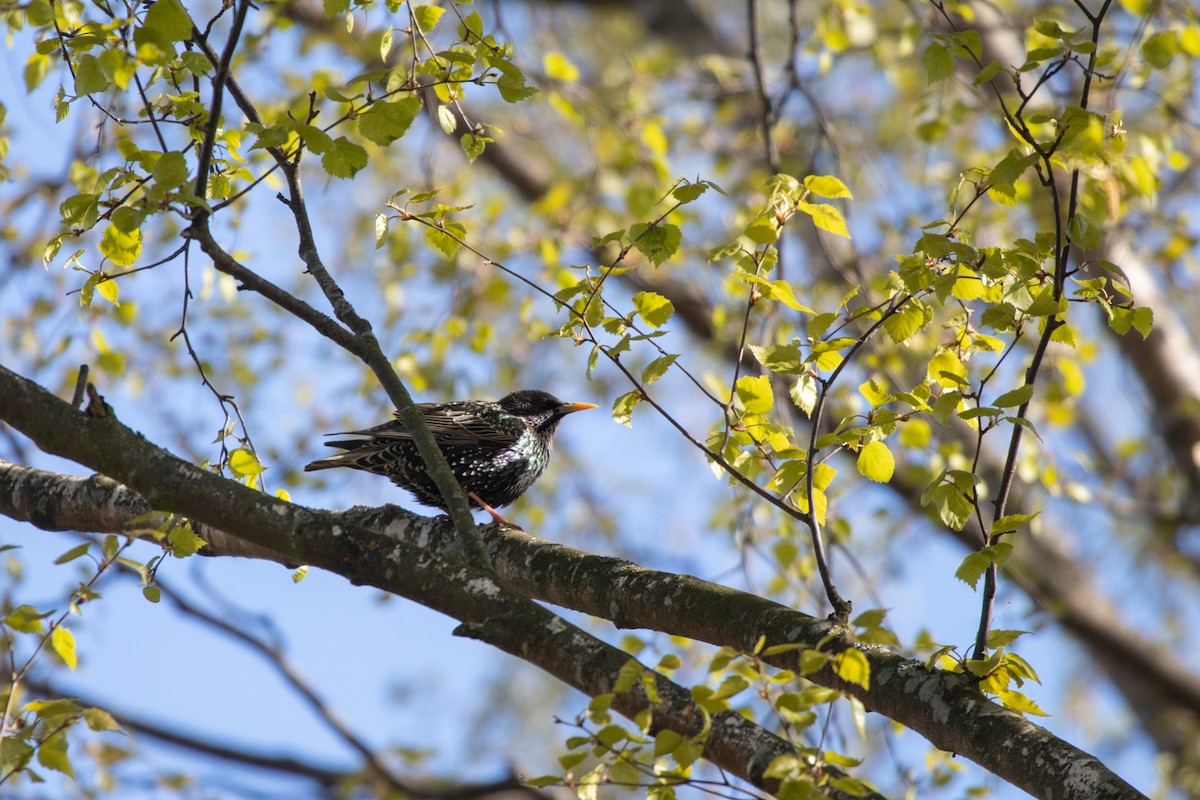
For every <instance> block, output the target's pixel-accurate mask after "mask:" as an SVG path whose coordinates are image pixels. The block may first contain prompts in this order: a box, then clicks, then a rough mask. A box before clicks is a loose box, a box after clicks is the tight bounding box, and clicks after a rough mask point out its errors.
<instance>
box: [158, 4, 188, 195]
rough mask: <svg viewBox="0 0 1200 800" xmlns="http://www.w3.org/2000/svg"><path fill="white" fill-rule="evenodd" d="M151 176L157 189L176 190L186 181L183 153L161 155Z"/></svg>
mask: <svg viewBox="0 0 1200 800" xmlns="http://www.w3.org/2000/svg"><path fill="white" fill-rule="evenodd" d="M159 2H161V0H159ZM156 5H157V3H156ZM152 174H153V175H154V182H155V184H157V187H156V188H157V189H160V190H162V191H164V192H166V191H170V190H172V189H176V188H178V187H180V186H182V185H183V184H184V183H186V182H187V180H188V177H189V175H188V165H187V159H186V158H184V157H183V153H180V152H177V151H174V150H172V151H170V152H168V153H163V154H162V157H161V158H160V159H158V162H157V163H156V164H155V165H154V170H153V173H152Z"/></svg>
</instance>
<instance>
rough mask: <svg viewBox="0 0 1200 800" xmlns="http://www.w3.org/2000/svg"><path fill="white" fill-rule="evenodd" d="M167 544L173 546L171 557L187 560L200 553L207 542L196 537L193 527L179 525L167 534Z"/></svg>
mask: <svg viewBox="0 0 1200 800" xmlns="http://www.w3.org/2000/svg"><path fill="white" fill-rule="evenodd" d="M167 544H168V545H170V546H171V555H173V556H175V557H176V558H187V557H188V556H191V555H195V554H196V553H198V552H199V551H200V548H201V547H204V546H205V544H207V542H205V541H204V540H203V539H201V538H200V537H199V536H197V535H196V533H195V531H193V530H192V526H191V525H178V526H176V527H174V528H172V529H171V532H170V533H168V534H167Z"/></svg>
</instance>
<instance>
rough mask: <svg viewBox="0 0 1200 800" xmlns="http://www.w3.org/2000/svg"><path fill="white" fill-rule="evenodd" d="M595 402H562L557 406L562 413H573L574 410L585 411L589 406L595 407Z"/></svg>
mask: <svg viewBox="0 0 1200 800" xmlns="http://www.w3.org/2000/svg"><path fill="white" fill-rule="evenodd" d="M596 407H597V406H596V404H595V403H563V404H562V405H561V406H559V408H561V409H562V412H563V413H564V414H573V413H575V412H576V411H587V410H588V409H589V408H596Z"/></svg>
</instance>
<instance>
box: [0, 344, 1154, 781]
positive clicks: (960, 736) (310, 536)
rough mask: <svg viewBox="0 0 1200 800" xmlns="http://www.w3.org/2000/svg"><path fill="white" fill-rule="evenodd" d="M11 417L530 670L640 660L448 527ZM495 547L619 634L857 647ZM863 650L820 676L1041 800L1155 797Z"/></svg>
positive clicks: (909, 664) (9, 396)
mask: <svg viewBox="0 0 1200 800" xmlns="http://www.w3.org/2000/svg"><path fill="white" fill-rule="evenodd" d="M0 418H2V419H4V420H6V421H8V422H9V423H10V424H12V425H13V426H14V427H16V428H17V429H18V430H21V431H22V432H23V433H25V434H26V435H28V436H30V438H32V439H33V440H34V441H35V442H36V443H37V444H38V446H39V447H41V448H42V449H44V450H46V451H47V452H52V453H55V454H58V455H62V456H64V457H67V458H70V459H72V460H74V461H76V462H78V463H81V464H84V465H86V466H88V467H90V468H92V469H98V470H101V471H103V472H105V473H107V474H110V475H112V476H113V477H115V478H117V479H119V480H121V481H122V482H125V483H127V484H128V485H129V486H130V487H131V488H133V489H135V490H137V491H138V492H140V493H142V494H143V495H145V496H146V497H147V499H148V501H149V502H150V504H151V505H153V506H156V507H159V508H165V509H169V510H171V511H174V512H176V513H182V514H187V515H188V516H190V517H193V518H195V519H199V520H201V521H204V522H207V523H209V524H210V525H213V526H215V527H217V528H220V529H223V530H226V531H229V532H235V533H236V535H238V536H242V537H244V538H247V539H249V540H251V541H253V542H255V543H256V544H258V545H259V546H262V547H265V548H267V549H269V550H272V551H277V552H280V553H283V554H286V555H287V556H289V557H292V558H295V559H296V560H298V561H303V562H305V563H309V564H312V565H314V566H319V567H322V568H325V569H329V570H331V571H334V572H337V573H338V574H341V575H345V576H346V577H348V578H349V579H350V580H352V581H354V582H356V583H364V584H369V585H372V586H376V587H377V588H380V589H383V590H384V591H389V592H393V593H396V594H399V595H402V596H405V597H409V598H412V599H414V600H417V601H418V602H420V603H422V604H423V605H426V606H428V607H430V608H433V609H435V610H438V611H441V612H442V613H446V614H449V615H451V616H453V617H455V618H457V619H459V620H461V621H462V622H463V623H464V625H463V626H462V627H461V628H460V632H461V633H463V634H465V635H468V636H472V637H474V638H479V639H481V640H484V641H487V642H489V643H491V644H493V645H494V646H496V647H499V648H500V649H503V650H505V651H506V652H509V653H512V654H513V655H517V656H518V657H520V658H522V659H524V660H527V661H530V662H531V663H534V664H536V665H537V666H539V667H541V668H542V669H544V670H546V671H548V672H550V673H551V674H553V675H555V676H556V677H558V678H560V679H561V680H563V681H564V682H566V683H568V684H570V685H572V686H575V687H576V688H579V689H580V690H582V691H585V692H587V693H589V694H593V695H594V694H597V693H600V692H605V691H609V690H611V687H612V680H613V677H614V676H615V675H616V672H617V671H618V670H619V669H620V668H621V667H622V666H623V665H624V664H625V663H626V662H627V661H628V656H627V655H625V654H624V653H622V652H620V651H619V650H616V649H615V648H611V647H608V646H607V645H605V644H604V643H602V642H599V641H597V640H595V639H594V638H593V637H591V636H589V635H588V634H586V633H584V632H583V631H581V630H579V629H577V628H574V627H573V626H570V625H569V624H568V623H566V622H565V621H563V620H562V619H560V618H558V617H555V616H554V615H552V614H550V612H548V611H546V610H545V609H542V608H541V607H539V606H536V605H533V604H530V603H528V602H526V601H524V599H523V598H521V597H519V596H516V595H514V594H513V593H512V592H511V591H510V590H509V589H506V588H505V587H504V586H501V585H500V584H498V583H497V582H496V580H495V579H494V578H492V577H490V576H489V575H488V574H486V573H481V572H478V571H476V570H472V569H471V568H469V567H466V566H463V565H456V564H455V563H454V562H453V561H452V560H451V559H449V558H447V557H446V556H447V553H448V551H447V550H446V548H447V547H454V546H456V542H455V540H454V538H453V537H452V535H450V534H449V532H448V531H447V532H446V533H445V534H444V535H445V537H446V539H447V540H448V541H449V542H451V543H452V544H445V543H443V544H442V545H441V547H440V548H439V547H438V540H437V539H436V537H434V536H428V535H424V534H423V535H422V539H421V543H420V544H421V546H420V547H418V546H415V545H414V544H409V543H408V542H407V541H405V539H406V537H408V536H411V535H412V531H413V525H412V519H411V517H409V516H408V515H396V514H394V512H390V511H388V510H386V509H385V510H383V511H381V512H373V511H366V512H358V513H357V514H353V515H332V514H328V513H324V512H318V511H313V510H309V509H305V508H301V507H299V506H295V505H292V504H288V503H284V502H282V501H279V500H275V499H273V498H270V497H267V496H265V495H262V494H260V493H257V492H254V491H252V490H250V489H247V488H246V487H243V486H241V485H240V484H237V483H235V482H233V481H229V480H226V479H223V478H221V477H219V476H216V475H213V474H211V473H206V472H204V471H202V470H199V469H198V468H195V467H193V466H191V465H188V464H186V463H184V462H181V461H179V460H178V459H176V458H174V457H173V456H171V455H170V454H169V453H166V452H165V451H163V450H161V449H159V448H157V447H155V446H154V445H152V444H150V443H149V442H147V441H145V440H144V439H142V438H141V437H139V436H137V435H136V434H134V433H132V432H131V431H129V430H128V429H126V428H124V427H123V426H122V425H120V423H118V422H117V421H116V420H115V419H113V418H112V417H91V416H88V415H86V414H84V413H80V412H77V411H76V410H75V409H73V408H71V407H70V406H69V405H68V404H66V403H63V402H62V401H60V400H58V399H57V398H55V397H53V396H52V395H49V394H47V393H46V392H44V391H43V390H41V389H40V388H38V387H37V386H35V385H34V384H32V383H30V382H29V381H27V380H25V379H23V378H20V377H19V376H17V375H15V374H13V373H11V372H9V371H7V370H5V369H3V368H0ZM4 494H5V496H7V494H8V493H7V492H5V493H4ZM380 514H390V515H391V516H389V517H381V516H379V515H380ZM363 523H369V524H370V526H371V528H374V529H375V530H371V529H369V528H367V527H365V526H364V525H363ZM426 533H436V530H435V529H432V528H431V529H427V531H426ZM490 546H491V549H492V554H493V559H494V563H495V564H496V568H497V574H498V575H500V576H502V579H503V580H504V581H505V584H506V585H507V586H512V587H515V588H517V589H520V590H524V591H526V592H527V593H528V594H530V595H532V596H535V597H537V598H539V599H544V600H547V601H550V602H554V603H557V604H559V605H563V606H567V607H570V608H574V609H577V610H580V611H584V612H587V613H590V614H594V615H596V616H600V617H603V618H607V619H612V620H613V621H614V622H616V623H617V624H618V625H621V626H626V627H634V626H636V627H640V628H648V629H653V630H661V631H666V632H669V633H672V634H675V635H681V636H687V637H689V638H693V639H697V640H701V641H707V642H712V643H714V644H721V645H728V646H731V647H734V648H736V649H738V650H741V651H743V652H750V651H752V650H753V649H754V646H755V643H756V642H757V640H758V638H759V637H760V636H762V637H765V639H766V642H767V643H768V644H769V645H774V644H786V643H803V644H805V645H806V646H808V647H817V646H818V643H821V642H824V645H823V647H824V649H826V650H827V651H829V652H832V653H837V652H840V651H842V650H845V649H847V648H850V647H854V646H855V645H854V643H853V641H852V639H851V637H850V635H849V633H848V632H847V631H845V630H844V629H840V628H838V627H836V626H833V625H831V624H830V623H828V622H826V621H822V620H818V619H815V618H813V617H810V616H808V615H805V614H801V613H799V612H796V611H793V610H792V609H789V608H786V607H784V606H780V605H778V604H775V603H772V602H770V601H767V600H764V599H762V598H759V597H756V596H754V595H750V594H746V593H743V592H738V591H735V590H733V589H728V588H725V587H720V586H716V585H714V584H709V583H706V582H704V581H700V580H699V579H696V578H691V577H688V576H678V575H672V574H669V573H662V572H655V571H652V570H645V569H641V568H639V567H636V566H635V565H632V564H629V563H628V562H624V561H620V560H618V559H610V558H601V557H597V556H591V555H588V554H585V553H581V552H579V551H575V550H571V549H570V548H566V547H564V546H562V545H556V544H550V543H544V542H538V541H536V540H533V539H529V538H527V537H522V536H519V535H516V534H511V535H493V536H492V537H491V539H490ZM862 652H863V653H864V655H865V656H866V657H867V659H868V662H869V663H870V666H871V677H870V688H869V689H862V688H861V687H858V686H856V685H851V684H848V683H846V682H844V681H841V680H840V679H839V678H838V677H837V676H836V674H834V673H833V671H832V670H831V669H830V668H826V669H824V670H822V671H820V672H818V673H814V674H812V675H809V676H808V677H809V678H810V679H811V680H813V681H815V682H817V683H820V684H822V685H826V686H830V687H833V688H836V689H838V690H839V691H842V692H845V693H846V694H849V695H852V696H854V697H856V698H858V699H859V700H860V701H862V702H863V704H864V705H865V706H866V707H867V708H868V709H871V710H874V711H878V712H880V713H882V714H884V715H886V716H888V717H889V718H891V719H894V720H896V721H898V722H900V723H901V724H903V725H905V726H906V727H909V728H911V729H913V730H915V731H917V732H919V733H921V734H922V735H924V736H925V737H926V738H927V739H929V740H930V741H931V742H932V743H933V744H934V745H935V746H937V747H939V748H941V749H943V750H946V751H948V752H953V753H957V754H959V755H962V756H965V757H967V758H969V759H971V760H972V761H975V762H976V763H979V764H980V765H982V766H983V767H984V768H986V769H988V770H989V771H991V772H993V773H994V774H996V775H997V776H999V777H1001V778H1002V779H1004V780H1006V781H1008V782H1010V783H1012V784H1014V785H1016V786H1018V787H1020V788H1022V789H1024V790H1025V791H1028V792H1030V793H1031V794H1033V795H1034V796H1037V797H1047V798H1049V797H1054V798H1081V799H1082V798H1089V800H1090V799H1091V798H1135V797H1141V795H1140V794H1139V793H1138V792H1137V791H1136V790H1134V789H1133V788H1132V787H1130V786H1129V785H1128V784H1127V783H1125V782H1124V781H1123V780H1121V779H1120V778H1119V777H1118V776H1116V775H1114V774H1113V773H1112V772H1111V771H1109V770H1108V769H1107V768H1106V767H1105V766H1104V765H1103V764H1102V763H1100V762H1099V761H1098V760H1097V759H1095V758H1094V757H1092V756H1089V755H1088V754H1086V753H1084V752H1082V751H1080V750H1078V749H1077V748H1075V747H1074V746H1072V745H1070V744H1068V743H1066V742H1064V741H1062V740H1060V739H1057V738H1056V737H1054V736H1052V735H1051V734H1050V733H1049V732H1047V731H1045V730H1044V729H1042V728H1039V727H1038V726H1036V725H1034V724H1032V723H1030V722H1029V721H1027V720H1025V719H1024V718H1023V717H1021V716H1019V715H1018V714H1015V713H1013V712H1011V711H1008V710H1006V709H1004V708H1002V707H1000V706H998V705H996V704H994V703H992V702H990V701H988V700H987V699H986V698H984V697H983V696H982V695H981V694H980V693H979V692H978V690H977V689H976V688H975V686H974V684H973V683H972V682H971V681H970V680H969V679H968V678H966V677H964V676H963V675H960V674H955V673H947V672H938V671H930V670H928V669H926V667H925V666H924V664H923V663H921V662H919V661H914V660H909V659H905V658H902V657H900V656H897V655H894V654H891V653H887V652H884V651H882V650H880V649H877V648H864V649H862ZM797 658H798V656H797V653H795V652H791V653H785V654H781V655H778V656H774V657H772V658H770V659H769V661H770V663H772V664H774V665H776V666H779V667H781V668H789V669H796V668H797ZM658 684H659V693H660V696H661V697H662V698H663V702H662V703H661V704H660V705H659V706H656V707H655V709H654V712H655V722H656V724H657V725H659V726H663V727H667V728H670V729H672V730H678V731H680V732H681V733H684V734H685V735H689V734H694V733H695V732H696V730H698V727H697V726H698V724H699V723H698V720H699V719H700V716H701V715H699V714H698V711H697V709H695V707H694V704H692V702H691V698H690V695H688V693H687V690H686V689H684V688H683V687H680V686H678V685H676V684H674V683H672V682H670V681H667V680H666V679H665V678H661V676H659V679H658ZM614 707H616V708H617V709H618V710H619V711H620V712H621V713H624V714H627V715H634V714H636V713H638V712H639V711H640V710H642V709H644V708H646V707H648V704H647V700H646V698H645V695H644V694H642V693H641V691H640V690H633V691H630V692H627V693H625V694H624V695H621V696H618V698H617V699H616V701H615V703H614ZM788 750H789V748H788V746H787V744H786V743H785V742H783V741H782V740H779V739H776V738H775V737H773V736H771V735H770V734H768V733H766V732H765V731H762V730H761V729H760V728H758V727H757V726H755V725H754V724H753V723H750V722H749V721H748V720H745V719H744V718H742V717H740V716H739V715H737V714H725V715H720V716H719V717H718V718H716V719H715V720H714V726H713V733H712V735H711V736H710V739H709V740H708V742H707V745H706V749H705V756H706V758H709V759H710V760H712V761H713V762H714V763H717V764H719V765H721V766H722V767H723V768H725V769H728V770H730V771H731V772H734V773H735V774H738V775H740V776H742V777H744V778H747V779H749V780H751V782H752V783H756V785H765V782H764V781H763V780H762V777H761V776H762V770H764V769H765V768H766V766H767V765H768V764H769V763H770V761H771V759H772V758H773V757H774V755H779V754H783V753H786V752H788ZM1031 754H1032V755H1031ZM756 776H757V781H756V780H755V777H756Z"/></svg>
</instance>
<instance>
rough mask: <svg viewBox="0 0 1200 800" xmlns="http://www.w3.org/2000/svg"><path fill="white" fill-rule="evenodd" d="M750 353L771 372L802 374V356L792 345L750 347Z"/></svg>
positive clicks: (797, 347)
mask: <svg viewBox="0 0 1200 800" xmlns="http://www.w3.org/2000/svg"><path fill="white" fill-rule="evenodd" d="M750 352H751V353H753V354H754V357H755V358H756V359H758V363H760V364H762V365H763V366H764V367H766V368H767V369H769V370H771V371H772V372H776V373H779V374H781V375H799V374H801V373H802V372H804V354H803V353H801V352H800V348H799V346H797V345H794V344H774V345H767V346H766V347H762V346H759V345H755V344H752V345H750Z"/></svg>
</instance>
